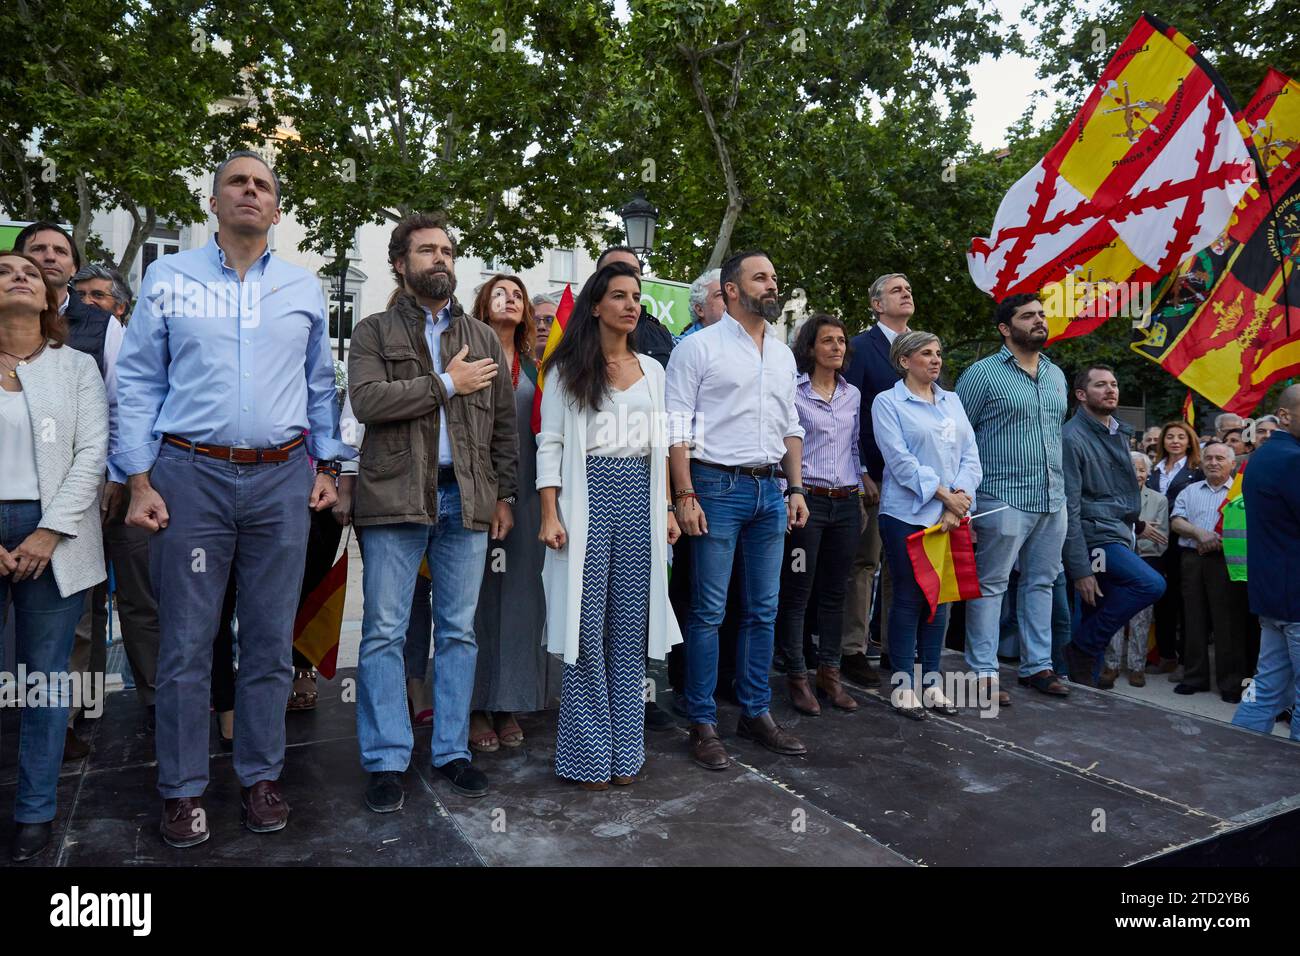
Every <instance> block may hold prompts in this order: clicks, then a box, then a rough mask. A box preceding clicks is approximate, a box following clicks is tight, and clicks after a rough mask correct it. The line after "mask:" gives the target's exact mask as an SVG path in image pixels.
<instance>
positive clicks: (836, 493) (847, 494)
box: [804, 485, 858, 498]
mask: <svg viewBox="0 0 1300 956" xmlns="http://www.w3.org/2000/svg"><path fill="white" fill-rule="evenodd" d="M804 488H805V489H807V491H808V494H810V495H815V496H816V497H818V498H851V497H853V496H854V495H856V494H858V486H857V485H843V486H842V487H839V488H818V487H817V486H816V485H804Z"/></svg>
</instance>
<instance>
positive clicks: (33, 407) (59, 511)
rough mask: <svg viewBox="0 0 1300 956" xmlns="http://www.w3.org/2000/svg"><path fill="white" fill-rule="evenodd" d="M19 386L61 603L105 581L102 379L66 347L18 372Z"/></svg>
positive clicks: (104, 406)
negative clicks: (52, 537) (53, 540)
mask: <svg viewBox="0 0 1300 956" xmlns="http://www.w3.org/2000/svg"><path fill="white" fill-rule="evenodd" d="M18 380H19V381H20V382H22V383H23V390H22V395H23V396H24V397H25V398H26V399H27V414H28V416H29V417H30V418H31V422H32V433H33V434H34V435H35V436H36V481H37V484H38V485H39V487H40V494H41V523H40V526H41V527H42V528H48V529H49V530H51V531H55V532H57V533H58V534H60V535H62V537H61V538H60V539H59V541H58V543H57V544H56V545H55V546H54V554H53V555H51V556H50V565H49V568H48V570H49V571H50V572H51V573H53V575H54V583H55V584H57V585H58V587H59V594H60V595H61V596H63V597H65V598H66V597H70V596H71V595H73V594H76V593H77V592H78V591H84V590H86V588H92V587H94V586H95V585H96V584H99V583H100V582H101V581H103V580H104V579H105V578H106V577H107V574H106V573H105V571H104V544H103V538H102V535H101V532H100V518H99V489H100V484H101V481H102V479H103V475H104V460H105V458H106V456H107V454H108V399H107V397H106V396H105V393H104V380H103V379H102V378H100V375H99V367H98V366H97V365H96V364H95V360H94V359H93V358H92V357H91V356H89V355H86V354H85V353H84V352H78V351H77V350H76V349H74V348H73V347H72V346H70V345H65V346H63V347H62V348H57V349H56V348H47V349H46V350H45V351H44V352H42V353H41V356H40V358H38V359H37V360H36V361H34V362H30V363H28V364H27V365H20V366H18ZM3 465H4V463H3V462H0V467H3ZM0 497H3V496H0Z"/></svg>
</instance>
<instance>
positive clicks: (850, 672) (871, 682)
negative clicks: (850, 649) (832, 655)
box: [840, 654, 880, 687]
mask: <svg viewBox="0 0 1300 956" xmlns="http://www.w3.org/2000/svg"><path fill="white" fill-rule="evenodd" d="M840 671H841V673H842V674H843V676H844V679H845V680H851V681H853V683H855V684H860V685H861V686H863V687H879V686H880V671H878V670H876V668H874V667H872V666H871V660H870V659H869V658H868V657H867V655H866V654H845V655H844V658H843V659H842V660H841V661H840Z"/></svg>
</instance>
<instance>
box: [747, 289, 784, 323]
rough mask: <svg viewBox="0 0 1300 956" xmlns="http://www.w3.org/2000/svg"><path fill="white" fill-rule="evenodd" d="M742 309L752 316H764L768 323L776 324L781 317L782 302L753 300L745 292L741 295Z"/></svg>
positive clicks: (778, 300) (778, 299) (777, 300)
mask: <svg viewBox="0 0 1300 956" xmlns="http://www.w3.org/2000/svg"><path fill="white" fill-rule="evenodd" d="M740 307H741V308H742V309H744V310H745V311H746V312H749V313H750V314H752V315H759V316H762V317H763V319H764V320H766V321H768V322H775V321H776V320H777V319H779V318H780V317H781V300H780V298H775V299H770V300H769V299H753V298H750V297H749V296H748V295H746V294H745V293H744V292H741V293H740Z"/></svg>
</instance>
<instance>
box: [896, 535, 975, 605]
mask: <svg viewBox="0 0 1300 956" xmlns="http://www.w3.org/2000/svg"><path fill="white" fill-rule="evenodd" d="M907 556H908V557H909V558H911V559H912V570H913V571H914V572H915V574H916V583H917V584H918V585H920V587H921V592H922V593H923V594H925V599H926V600H927V601H928V602H929V603H930V620H931V621H933V620H934V613H935V611H937V610H938V608H939V605H940V604H949V603H951V602H953V601H970V600H973V599H975V598H977V597H979V596H980V580H979V576H978V575H977V574H976V573H975V548H974V546H973V545H972V544H971V540H970V518H962V519H961V524H959V525H958V526H957V527H955V528H953V529H952V530H951V531H940V530H939V526H938V525H937V524H936V525H931V526H930V527H928V528H926V529H925V530H924V531H917V532H916V533H915V534H910V535H908V536H907Z"/></svg>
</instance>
